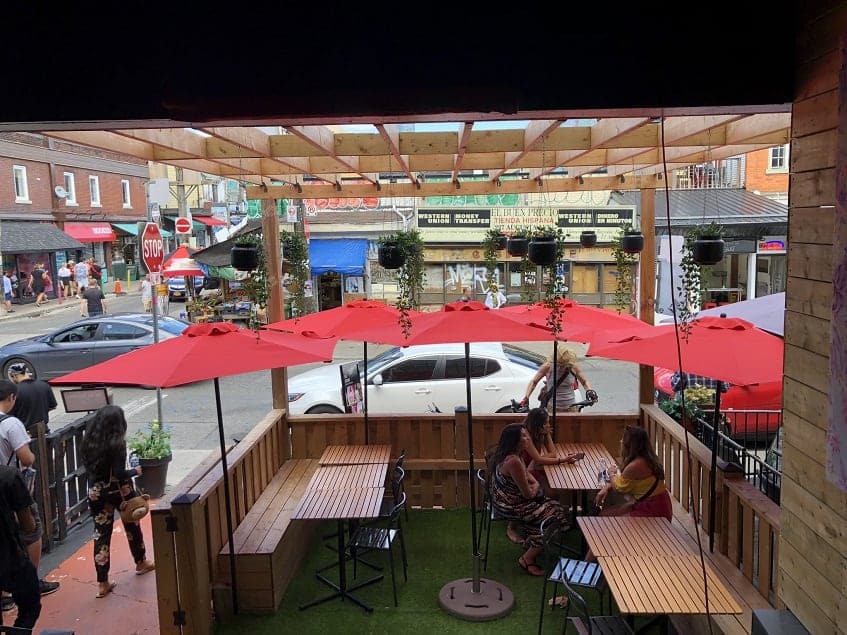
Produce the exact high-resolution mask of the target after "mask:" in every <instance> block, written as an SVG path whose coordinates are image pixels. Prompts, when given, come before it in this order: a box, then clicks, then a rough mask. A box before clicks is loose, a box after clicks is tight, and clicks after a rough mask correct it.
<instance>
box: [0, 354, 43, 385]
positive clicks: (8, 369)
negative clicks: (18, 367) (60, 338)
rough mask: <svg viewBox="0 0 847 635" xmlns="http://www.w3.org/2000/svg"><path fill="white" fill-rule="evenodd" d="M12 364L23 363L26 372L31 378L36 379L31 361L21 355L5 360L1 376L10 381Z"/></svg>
mask: <svg viewBox="0 0 847 635" xmlns="http://www.w3.org/2000/svg"><path fill="white" fill-rule="evenodd" d="M12 364H25V365H26V370H27V372H28V373H29V374H30V375H32V378H33V379H38V377H37V375H36V373H35V367H34V366H33V365H32V363H31V362H29V360H26V359H24V358H23V357H12V358H11V359H9V360H8V361H7V362H6V364H5V365H4V366H3V377H5V378H6V379H8V380H9V381H11V380H12V375H11V372H12Z"/></svg>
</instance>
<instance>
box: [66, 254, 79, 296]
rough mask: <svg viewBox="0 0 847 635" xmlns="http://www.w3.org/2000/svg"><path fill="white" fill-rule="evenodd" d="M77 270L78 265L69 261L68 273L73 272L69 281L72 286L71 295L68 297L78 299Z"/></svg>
mask: <svg viewBox="0 0 847 635" xmlns="http://www.w3.org/2000/svg"><path fill="white" fill-rule="evenodd" d="M75 268H76V263H74V261H73V260H68V271H70V272H71V277H70V278H69V279H68V280H69V282H70V284H71V288H70V293H69V295H68V297H70V296H74V297H76V296H77V295H78V294H79V289H77V286H76V272H75V271H74V269H75Z"/></svg>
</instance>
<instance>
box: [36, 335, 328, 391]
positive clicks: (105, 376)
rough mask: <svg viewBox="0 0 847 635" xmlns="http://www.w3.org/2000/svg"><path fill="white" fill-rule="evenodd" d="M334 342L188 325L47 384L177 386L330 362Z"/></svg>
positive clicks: (326, 339) (301, 336) (303, 336)
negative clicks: (167, 336) (165, 337)
mask: <svg viewBox="0 0 847 635" xmlns="http://www.w3.org/2000/svg"><path fill="white" fill-rule="evenodd" d="M335 343H336V340H335V339H334V338H314V337H307V336H305V335H299V334H292V333H278V332H273V331H258V332H256V331H251V330H249V329H240V328H238V327H237V326H234V325H233V324H230V323H227V322H212V323H209V324H193V325H191V326H189V327H188V328H187V329H185V331H183V333H182V335H181V336H179V337H173V338H171V339H168V340H165V341H163V342H159V343H158V344H153V345H151V346H147V347H145V348H140V349H138V350H135V351H132V352H130V353H125V354H124V355H120V356H118V357H115V358H114V359H110V360H108V361H106V362H102V363H100V364H96V365H95V366H91V367H89V368H84V369H82V370H78V371H75V372H73V373H70V374H68V375H64V376H62V377H58V378H56V379H53V380H51V382H50V383H53V384H74V385H79V384H107V385H115V386H117V385H129V386H156V387H159V388H166V387H168V386H180V385H182V384H190V383H192V382H195V381H202V380H205V379H214V378H217V377H225V376H228V375H238V374H241V373H250V372H254V371H257V370H267V369H270V368H285V367H288V366H296V365H298V364H307V363H310V362H324V361H331V360H332V351H333V349H334V348H335Z"/></svg>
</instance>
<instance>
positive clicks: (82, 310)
mask: <svg viewBox="0 0 847 635" xmlns="http://www.w3.org/2000/svg"><path fill="white" fill-rule="evenodd" d="M107 310H108V309H107V308H106V296H104V295H103V291H102V290H101V289H100V286H99V285H98V284H97V281H96V280H94V279H92V280H91V281H89V283H88V287H86V289H85V291H82V302H81V303H80V306H79V314H80V315H81V316H83V317H85V316H86V315H88V316H89V317H94V316H95V315H103V314H104V313H105V312H106V311H107Z"/></svg>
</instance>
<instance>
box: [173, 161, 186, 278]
mask: <svg viewBox="0 0 847 635" xmlns="http://www.w3.org/2000/svg"><path fill="white" fill-rule="evenodd" d="M175 170H176V206H177V216H179V217H180V218H185V217H186V216H188V213H187V212H188V201H187V200H186V196H185V182H184V181H183V175H182V168H180V167H177V168H175ZM179 240H180V244H181V245H184V244H186V243H187V242H188V236H181V237H180V239H179ZM186 284H187V283H186ZM187 288H188V287H187V286H186V289H187Z"/></svg>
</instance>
